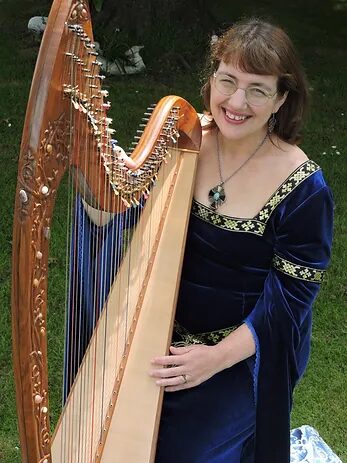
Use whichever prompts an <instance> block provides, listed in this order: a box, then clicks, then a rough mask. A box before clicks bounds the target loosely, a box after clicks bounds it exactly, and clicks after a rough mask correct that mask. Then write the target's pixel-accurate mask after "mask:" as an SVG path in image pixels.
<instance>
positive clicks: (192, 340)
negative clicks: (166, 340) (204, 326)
mask: <svg viewBox="0 0 347 463" xmlns="http://www.w3.org/2000/svg"><path fill="white" fill-rule="evenodd" d="M236 328H237V326H231V327H229V328H223V329H222V330H216V331H209V332H206V333H197V334H192V333H189V331H188V330H186V329H185V328H184V327H183V326H182V325H180V324H179V323H178V322H177V321H175V325H174V331H175V333H176V334H177V335H178V336H179V337H180V338H181V341H176V342H173V343H172V345H173V346H176V347H184V346H189V345H192V344H205V345H210V346H211V345H214V344H218V343H219V341H221V340H222V339H224V338H225V337H226V336H228V335H229V334H230V333H231V332H232V331H235V330H236Z"/></svg>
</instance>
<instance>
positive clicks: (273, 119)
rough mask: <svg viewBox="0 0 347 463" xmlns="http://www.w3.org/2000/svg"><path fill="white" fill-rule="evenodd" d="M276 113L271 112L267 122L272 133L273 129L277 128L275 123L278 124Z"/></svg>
mask: <svg viewBox="0 0 347 463" xmlns="http://www.w3.org/2000/svg"><path fill="white" fill-rule="evenodd" d="M275 114H276V113H272V114H271V117H270V119H269V120H268V122H267V124H268V129H267V130H268V133H269V134H270V133H272V132H273V129H274V128H275V125H276V122H277V121H276V116H275Z"/></svg>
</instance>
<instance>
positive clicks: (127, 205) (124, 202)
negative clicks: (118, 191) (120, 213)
mask: <svg viewBox="0 0 347 463" xmlns="http://www.w3.org/2000/svg"><path fill="white" fill-rule="evenodd" d="M121 200H122V202H123V204H124V205H125V206H126V207H127V208H129V207H131V204H130V203H128V201H127V200H126V199H125V198H121Z"/></svg>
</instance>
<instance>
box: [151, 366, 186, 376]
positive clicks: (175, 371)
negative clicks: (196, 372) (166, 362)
mask: <svg viewBox="0 0 347 463" xmlns="http://www.w3.org/2000/svg"><path fill="white" fill-rule="evenodd" d="M181 374H182V367H178V366H177V367H171V368H158V369H155V370H151V371H150V372H149V376H152V377H153V378H171V377H173V376H179V375H181Z"/></svg>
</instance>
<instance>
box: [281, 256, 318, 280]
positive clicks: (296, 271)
mask: <svg viewBox="0 0 347 463" xmlns="http://www.w3.org/2000/svg"><path fill="white" fill-rule="evenodd" d="M272 265H273V267H274V268H275V269H276V270H279V271H280V272H282V273H285V274H286V275H289V276H291V277H294V278H298V279H299V280H304V281H311V282H313V283H322V281H323V277H324V273H325V270H317V269H314V268H311V267H306V266H304V265H297V264H293V263H292V262H289V260H286V259H283V258H282V257H280V256H277V255H275V256H274V258H273V260H272Z"/></svg>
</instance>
